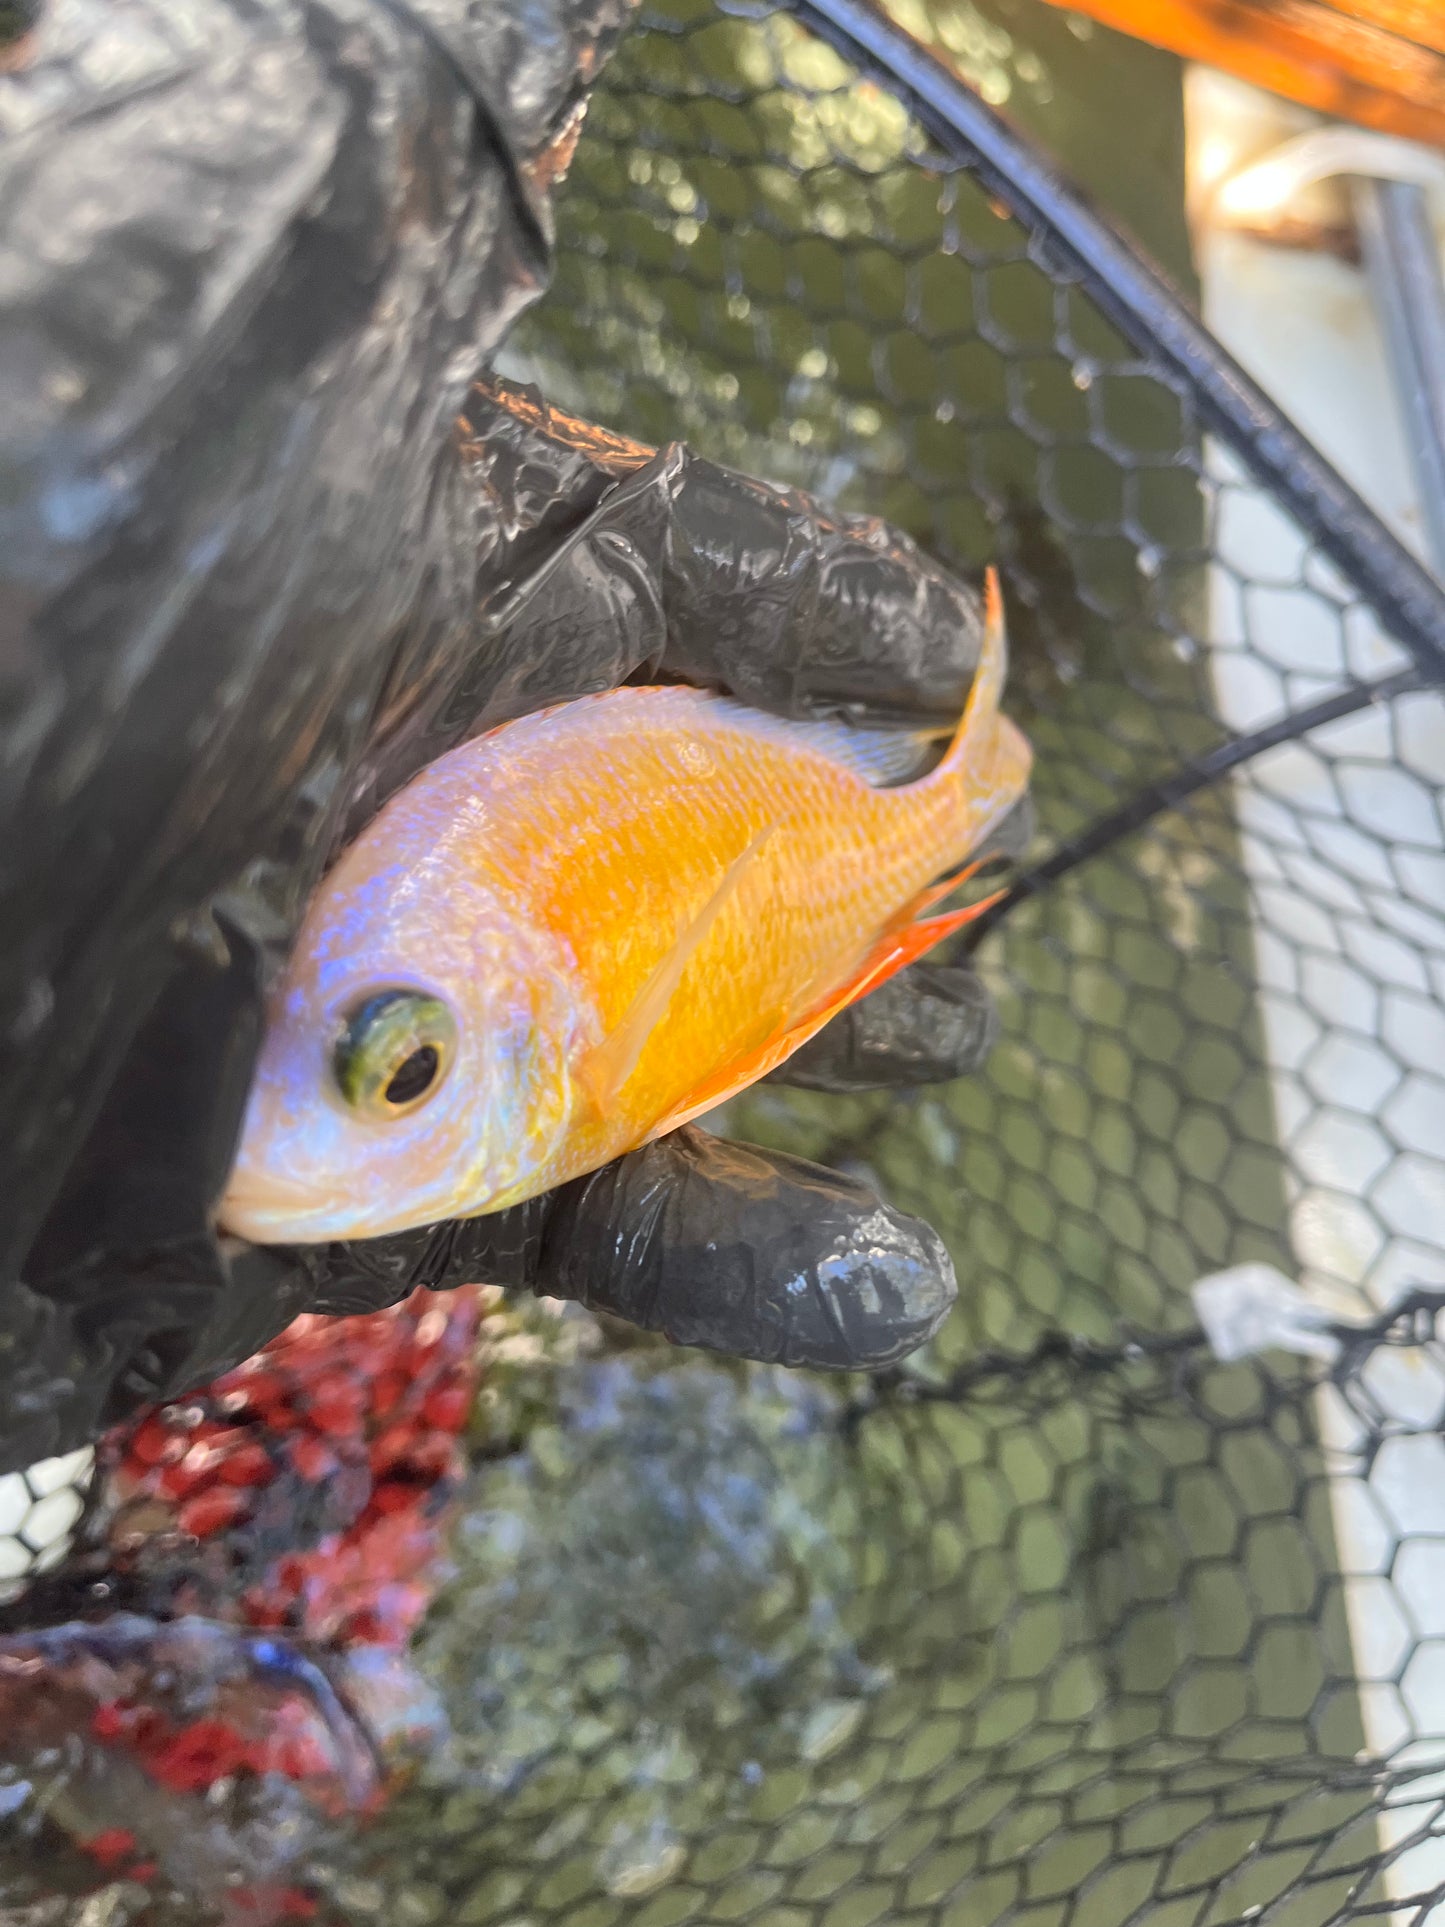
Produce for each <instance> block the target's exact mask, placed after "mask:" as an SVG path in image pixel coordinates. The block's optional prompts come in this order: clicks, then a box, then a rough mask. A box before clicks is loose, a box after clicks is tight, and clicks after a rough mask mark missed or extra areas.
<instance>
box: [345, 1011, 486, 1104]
mask: <svg viewBox="0 0 1445 1927" xmlns="http://www.w3.org/2000/svg"><path fill="white" fill-rule="evenodd" d="M456 1036H457V1027H456V1023H455V1021H454V1019H453V1017H452V1014H451V1012H450V1011H449V1010H448V1009H447V1007H446V1005H445V1004H444V1003H443V1002H442V1000H441V999H440V997H431V996H428V995H427V994H426V992H425V991H420V990H380V991H377V992H376V993H375V994H374V995H373V996H370V997H368V998H366V1000H365V1001H364V1002H363V1003H360V1004H358V1005H357V1006H356V1008H355V1010H353V1011H352V1013H351V1015H350V1016H349V1017H348V1018H347V1020H346V1022H345V1025H344V1026H343V1028H342V1032H341V1035H340V1036H339V1037H338V1038H337V1040H336V1047H335V1049H334V1051H333V1053H332V1060H331V1063H332V1071H333V1074H334V1076H335V1078H336V1088H337V1089H338V1090H339V1091H340V1093H341V1095H342V1097H343V1098H344V1099H345V1100H346V1103H347V1104H348V1105H349V1106H350V1107H351V1109H352V1110H354V1111H360V1112H362V1113H363V1114H364V1115H366V1116H368V1117H380V1118H389V1117H402V1116H405V1114H406V1113H407V1112H408V1111H414V1110H415V1109H416V1108H417V1107H418V1106H419V1105H420V1104H423V1103H424V1102H425V1101H426V1099H427V1098H428V1097H430V1096H431V1094H432V1092H433V1091H434V1090H435V1089H436V1088H437V1086H438V1085H439V1084H440V1083H441V1081H442V1079H443V1078H444V1077H445V1076H446V1073H447V1067H448V1065H449V1064H450V1062H451V1058H452V1053H453V1051H454V1050H455V1048H456Z"/></svg>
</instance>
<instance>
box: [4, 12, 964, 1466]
mask: <svg viewBox="0 0 1445 1927" xmlns="http://www.w3.org/2000/svg"><path fill="white" fill-rule="evenodd" d="M626 5H627V0H549V4H548V6H547V7H545V8H544V9H542V11H544V12H547V13H548V14H549V15H550V18H549V20H546V21H544V20H543V19H542V18H541V17H540V14H539V8H538V5H537V4H536V3H535V0H530V3H529V4H524V3H523V0H496V3H495V4H493V5H491V6H489V7H488V8H487V9H485V10H476V9H469V8H468V7H467V6H466V5H465V4H464V0H414V3H413V5H412V7H411V9H410V11H409V12H408V10H407V9H406V8H405V7H402V6H400V5H393V4H382V0H311V4H309V5H308V6H306V7H305V8H304V9H302V10H301V11H300V12H299V13H298V11H297V10H295V9H293V8H291V7H289V6H282V5H281V3H280V0H274V4H268V3H267V0H261V4H255V5H247V6H244V7H243V6H241V5H240V4H239V0H197V8H192V9H191V10H190V11H189V12H188V14H187V15H186V16H185V17H184V20H182V19H180V18H179V17H177V16H175V14H174V10H173V9H169V8H167V7H165V6H164V5H163V4H161V0H106V3H105V4H104V5H102V4H101V0H89V4H88V5H87V4H85V3H84V0H77V3H76V5H74V6H72V7H71V8H69V9H66V10H58V11H50V10H46V11H43V12H42V14H41V17H40V20H39V23H38V25H37V26H36V28H35V30H34V32H33V35H32V37H31V40H30V41H29V42H23V43H21V45H20V46H19V47H18V48H12V49H11V50H10V51H9V54H8V56H7V59H6V60H5V61H4V62H0V260H6V261H7V263H8V264H9V272H8V274H7V276H6V277H5V279H4V282H3V286H4V287H5V288H6V289H7V291H8V292H7V293H6V295H5V296H4V297H3V299H4V301H5V303H6V306H5V308H4V309H3V310H0V917H3V920H4V921H3V928H4V929H5V931H6V941H5V945H4V947H3V950H0V1107H3V1115H4V1117H5V1119H6V1121H7V1129H6V1131H5V1132H4V1133H3V1134H0V1465H12V1464H23V1463H26V1462H28V1461H30V1460H33V1459H35V1458H37V1457H40V1456H42V1455H44V1454H46V1453H51V1452H56V1451H59V1450H62V1449H66V1448H68V1447H69V1446H71V1445H73V1444H75V1443H78V1442H80V1441H81V1440H83V1439H85V1438H87V1437H89V1436H91V1435H93V1434H94V1432H95V1431H96V1430H97V1429H98V1428H99V1427H100V1426H101V1425H102V1424H104V1423H107V1422H109V1421H111V1420H114V1419H115V1418H117V1417H119V1416H121V1415H122V1414H123V1413H124V1412H126V1411H128V1410H129V1409H131V1408H133V1407H134V1406H135V1405H136V1404H138V1403H140V1402H144V1401H146V1400H150V1399H154V1398H157V1397H166V1396H172V1395H175V1394H176V1393H178V1392H181V1391H183V1390H185V1389H187V1388H189V1387H191V1386H194V1385H196V1384H198V1383H201V1382H203V1381H204V1380H206V1379H209V1378H210V1377H212V1376H214V1375H215V1374H216V1373H217V1372H218V1371H220V1370H221V1369H223V1368H224V1367H225V1366H227V1365H229V1364H231V1363H233V1362H235V1361H236V1360H238V1359H239V1358H241V1357H244V1356H246V1355H247V1354H248V1353H249V1352H251V1351H252V1350H254V1349H255V1348H256V1347H257V1346H258V1345H259V1344H260V1343H262V1342H263V1341H264V1340H265V1339H266V1338H267V1337H269V1336H271V1335H272V1334H274V1333H275V1332H276V1331H277V1330H278V1329H280V1327H281V1326H282V1325H284V1324H285V1323H286V1322H287V1321H288V1320H289V1319H290V1318H291V1317H292V1316H294V1315H295V1314H296V1313H297V1312H298V1311H301V1310H303V1309H308V1308H311V1309H316V1308H319V1309H328V1310H358V1309H363V1308H369V1307H374V1306H376V1305H379V1304H382V1303H385V1302H388V1301H389V1300H391V1299H392V1298H394V1297H396V1296H399V1295H400V1294H401V1293H402V1292H404V1291H407V1290H409V1289H410V1288H411V1286H412V1285H413V1284H416V1283H428V1284H444V1283H448V1282H458V1281H460V1280H461V1279H462V1278H463V1277H478V1276H481V1277H487V1278H489V1279H495V1280H497V1281H499V1282H503V1283H515V1284H526V1285H531V1286H533V1287H535V1288H536V1289H539V1290H545V1291H549V1292H555V1293H559V1294H561V1295H571V1296H578V1297H583V1298H585V1299H586V1300H587V1301H588V1302H590V1303H594V1304H597V1305H601V1306H606V1307H607V1308H608V1309H613V1310H617V1311H619V1312H621V1313H622V1314H623V1315H625V1316H631V1317H633V1318H635V1319H637V1320H638V1321H639V1322H642V1323H646V1324H653V1325H660V1326H661V1327H662V1329H664V1330H666V1331H668V1332H669V1333H670V1334H671V1335H673V1336H674V1337H677V1338H680V1339H684V1340H686V1341H688V1342H698V1343H709V1344H717V1345H720V1346H722V1347H723V1348H724V1349H730V1350H735V1351H740V1352H744V1353H748V1354H750V1355H766V1356H778V1357H784V1358H787V1359H789V1360H790V1361H791V1362H795V1363H817V1364H825V1365H835V1366H837V1365H875V1364H882V1363H886V1362H888V1361H889V1360H891V1359H892V1358H894V1357H897V1356H900V1355H901V1354H902V1352H903V1351H906V1350H907V1349H909V1348H910V1347H911V1345H912V1344H913V1343H916V1342H917V1341H918V1339H919V1338H920V1337H922V1336H924V1335H926V1333H927V1331H928V1330H930V1329H932V1328H933V1326H934V1325H936V1323H937V1322H938V1319H939V1318H940V1317H941V1316H942V1313H943V1311H944V1309H946V1305H947V1302H948V1299H949V1297H950V1295H951V1290H952V1277H951V1271H950V1269H949V1266H948V1260H947V1257H946V1254H945V1253H944V1252H943V1250H942V1247H941V1245H940V1244H939V1242H938V1240H937V1239H936V1238H935V1237H934V1236H933V1234H932V1233H931V1232H930V1231H928V1230H927V1228H926V1227H924V1226H921V1225H919V1224H917V1223H916V1222H915V1221H912V1220H909V1219H906V1218H903V1217H902V1216H901V1215H900V1214H897V1213H894V1212H891V1211H889V1210H888V1209H887V1208H886V1207H884V1206H882V1205H880V1204H879V1203H878V1201H877V1200H876V1199H874V1198H872V1197H871V1196H870V1195H869V1194H867V1193H866V1192H863V1191H861V1190H860V1188H859V1187H858V1186H856V1185H853V1184H851V1183H850V1182H847V1181H845V1180H842V1179H840V1178H837V1177H835V1176H832V1175H831V1174H828V1173H824V1172H821V1171H819V1170H817V1169H816V1168H815V1167H811V1166H803V1165H800V1164H798V1163H797V1161H795V1160H789V1159H777V1158H769V1157H765V1156H764V1155H763V1154H762V1153H756V1152H745V1151H742V1150H739V1149H737V1148H736V1147H728V1146H724V1145H721V1144H718V1143H716V1142H713V1141H711V1140H708V1139H707V1138H706V1137H705V1136H704V1135H703V1134H700V1133H697V1132H687V1133H678V1134H677V1135H676V1136H675V1137H674V1138H672V1139H669V1140H666V1141H664V1142H663V1143H660V1144H657V1145H653V1146H649V1147H647V1148H645V1149H644V1150H642V1151H639V1152H637V1153H634V1154H633V1155H632V1156H631V1157H629V1158H626V1159H623V1160H621V1161H620V1163H619V1164H618V1165H616V1166H613V1167H611V1168H610V1169H609V1170H608V1171H605V1172H601V1173H597V1174H595V1175H594V1176H592V1177H589V1178H586V1179H582V1180H578V1181H577V1182H576V1183H575V1184H572V1185H568V1186H566V1187H564V1188H563V1189H562V1190H561V1191H559V1192H558V1193H556V1194H554V1195H553V1196H552V1197H551V1198H548V1199H542V1200H537V1201H534V1203H532V1204H529V1205H526V1206H522V1207H519V1208H518V1210H517V1211H515V1212H511V1213H505V1214H501V1215H500V1216H498V1217H495V1218H491V1219H484V1220H473V1221H469V1222H466V1223H463V1224H460V1225H450V1226H442V1227H437V1228H435V1229H434V1230H432V1231H429V1232H420V1233H413V1234H405V1235H403V1236H401V1237H398V1238H393V1239H384V1240H378V1241H374V1242H373V1243H372V1244H369V1245H352V1246H330V1247H320V1248H307V1249H304V1250H301V1249H298V1250H294V1251H290V1252H284V1251H262V1250H255V1249H249V1248H245V1247H236V1248H228V1249H227V1250H225V1251H223V1250H221V1249H220V1248H219V1247H218V1245H217V1243H216V1241H215V1239H214V1237H213V1235H212V1233H211V1230H210V1212H211V1208H212V1205H213V1203H214V1200H215V1198H216V1197H217V1196H218V1194H219V1191H220V1189H221V1186H222V1184H223V1182H224V1179H225V1175H226V1171H227V1168H228V1166H229V1162H230V1158H231V1154H232V1150H233V1146H234V1142H235V1137H236V1133H237V1130H238V1127H239V1121H240V1112H241V1106H242V1104H243V1102H244V1096H245V1089H246V1084H247V1081H248V1077H249V1072H250V1065H251V1061H252V1058H253V1055H254V1051H255V1046H256V1042H257V1037H258V1034H259V1026H260V1018H261V1010H262V1004H263V999H264V992H265V987H266V984H267V982H268V980H269V978H270V977H271V975H272V974H273V973H274V971H275V969H276V968H277V966H278V964H279V961H280V959H281V957H282V956H284V951H285V946H286V943H287V940H288V937H289V935H290V932H291V931H292V929H293V928H294V927H295V923H296V920H297V917H298V916H299V913H300V910H301V907H302V906H303V904H304V902H305V899H306V896H307V894H308V893H309V891H310V889H311V887H312V885H313V884H314V882H315V879H316V878H317V876H318V875H319V874H320V871H321V869H322V867H323V865H324V863H325V862H326V861H327V860H328V858H329V856H330V855H331V854H333V853H334V851H335V850H336V849H337V848H338V847H340V845H341V844H342V843H343V842H344V841H345V840H346V839H347V838H348V837H349V836H350V835H352V834H353V833H354V832H355V830H356V829H357V828H358V827H359V825H360V824H361V823H363V822H364V821H365V820H366V819H367V817H368V816H369V815H370V814H371V813H372V812H373V811H374V809H375V808H376V807H377V806H378V805H379V804H380V803H381V802H382V801H383V800H384V799H385V798H386V796H388V795H389V794H391V793H392V792H393V791H394V790H395V789H396V788H397V787H398V786H399V785H400V784H401V783H402V782H404V781H406V780H407V778H409V777H410V776H411V775H412V774H414V772H415V771H416V770H417V769H418V768H420V767H421V766H422V765H423V764H424V763H426V762H428V761H430V760H431V759H432V758H433V757H435V756H436V755H438V754H440V753H441V752H442V751H443V750H445V749H447V748H450V747H451V746H452V745H453V744H455V743H456V742H458V741H460V740H463V739H464V738H465V737H467V736H469V735H472V734H475V733H476V732H477V731H479V730H481V729H485V728H488V727H490V726H492V725H493V724H495V723H497V722H500V721H502V720H504V719H506V718H507V717H510V716H513V715H516V714H519V713H521V712H523V711H524V710H527V709H529V708H533V707H536V706H538V705H539V704H542V703H545V702H551V701H556V700H559V699H561V698H564V697H567V696H573V695H578V694H582V693H585V692H587V691H590V690H594V689H601V688H606V687H609V686H611V685H613V684H615V683H616V682H618V681H621V680H624V679H626V678H627V677H629V676H632V677H642V678H647V677H654V676H656V675H658V674H664V675H667V674H670V675H676V676H681V677H686V678H689V679H693V680H698V681H703V682H708V683H716V684H718V685H721V686H724V687H727V688H730V689H732V690H734V691H735V692H736V693H737V694H739V695H740V696H742V697H744V698H745V699H746V700H748V701H751V702H754V703H757V704H760V705H763V706H766V707H769V708H773V709H777V710H780V711H782V712H783V713H788V714H806V713H815V712H817V711H820V710H833V711H838V712H840V713H845V714H849V715H854V716H858V717H868V718H876V719H898V720H904V719H908V720H916V719H924V718H926V719H930V720H938V721H940V722H951V721H952V720H953V719H954V718H955V717H956V715H957V713H958V711H959V709H960V707H961V705H962V701H963V698H964V695H965V692H966V689H967V685H968V681H969V677H970V675H971V672H972V667H973V663H974V660H975V656H976V648H977V639H978V624H979V600H978V597H977V595H976V594H975V593H974V592H973V591H972V590H970V589H968V588H966V587H964V586H963V585H961V584H959V583H957V582H954V581H952V580H951V579H950V578H949V577H947V576H946V575H945V574H944V573H943V572H942V571H941V570H939V569H937V568H936V567H934V566H932V565H931V564H929V563H927V562H926V561H925V560H924V559H923V558H922V557H920V556H919V555H918V553H917V551H916V550H914V549H913V548H912V546H911V545H910V544H909V543H908V542H907V541H906V540H905V539H904V538H902V537H900V536H897V535H895V534H893V533H891V532H890V531H888V530H887V529H885V528H883V527H882V526H881V525H880V524H877V523H875V522H872V521H868V520H864V519H861V518H844V517H834V516H830V515H828V514H827V513H826V512H825V511H823V510H822V509H820V508H819V507H818V506H817V505H816V504H814V503H812V502H810V501H809V500H808V499H807V498H805V497H803V496H801V495H798V494H796V493H788V492H780V491H777V490H774V489H770V488H767V487H765V486H764V485H762V484H759V483H755V482H750V481H747V480H745V479H744V478H741V477H738V476H735V475H731V474H729V473H727V472H726V471H724V470H721V469H718V468H716V467H714V466H713V465H711V464H709V463H707V462H704V461H701V460H699V459H697V458H695V457H693V456H691V455H689V454H688V453H687V452H686V451H685V450H683V449H680V448H677V447H671V448H666V449H663V450H661V451H658V452H656V453H654V452H653V451H651V450H648V449H644V448H641V447H639V446H637V445H635V444H632V443H630V442H627V441H626V440H624V439H621V438H618V437H615V436H609V435H606V434H604V433H602V432H601V431H597V430H591V429H587V428H585V427H584V426H583V425H581V424H577V423H573V422H570V421H568V420H566V419H565V418H562V417H559V416H557V415H555V414H553V413H552V412H551V411H550V410H548V409H546V408H545V406H543V405H542V404H541V403H540V402H539V401H538V400H537V398H536V397H534V396H531V395H529V394H526V393H518V392H516V391H511V390H507V389H506V388H504V387H502V386H501V385H499V384H495V383H490V384H488V383H484V384H480V385H477V386H475V387H473V388H472V389H471V390H470V393H468V392H467V391H466V379H467V377H468V376H469V375H470V374H471V373H472V372H473V371H474V370H475V369H476V368H477V367H478V366H480V365H482V364H483V363H484V362H485V360H486V358H487V356H488V355H489V354H490V353H491V352H492V351H493V350H494V349H495V347H496V346H497V344H498V342H499V341H500V339H501V338H502V336H503V334H504V332H505V329H506V327H507V326H508V325H509V323H510V322H511V320H512V319H514V318H515V316H516V314H517V313H518V312H519V311H520V310H521V308H522V307H524V306H525V305H526V304H527V302H529V301H530V300H532V299H534V298H535V297H536V295H537V294H538V293H539V292H540V291H541V289H542V287H543V286H544V285H545V281H546V276H547V272H548V268H549V261H550V242H551V224H550V206H549V201H548V193H549V189H550V185H551V183H552V181H553V179H554V178H555V176H556V173H557V171H558V168H559V166H560V165H561V164H562V163H563V162H564V161H565V158H566V155H567V154H568V152H570V144H571V142H572V141H573V140H574V139H575V135H576V121H577V113H578V108H579V103H580V101H581V99H582V97H583V93H584V90H585V86H586V84H587V83H588V82H589V81H590V79H591V78H592V76H593V74H594V73H595V71H596V68H597V65H598V64H599V62H600V60H601V58H602V57H603V56H604V54H605V52H606V51H607V48H608V46H609V45H610V43H611V41H612V39H613V38H614V37H615V35H616V33H617V32H618V31H619V30H620V27H621V25H622V20H623V15H624V12H625V10H626ZM198 9H199V10H198ZM483 15H484V16H485V17H483ZM302 19H304V22H305V26H304V33H303V29H302V27H301V26H300V25H299V24H298V22H299V21H301V20H302ZM101 97H103V98H104V99H105V101H106V106H107V110H106V112H105V113H104V114H98V113H95V112H93V111H92V110H93V108H94V106H95V104H96V102H97V100H98V99H99V98H101ZM82 219H83V221H84V223H85V232H84V237H83V242H82V240H81V239H80V238H79V232H78V228H77V225H76V224H77V223H78V222H79V221H81V220H82ZM66 236H75V237H76V239H75V245H73V246H67V245H62V242H63V240H64V238H65V237H66ZM463 404H464V405H465V406H464V412H460V411H462V409H463ZM459 413H460V420H459ZM991 1022H992V1020H991V1015H990V1012H989V1009H988V1005H987V1000H986V999H985V998H984V997H983V996H982V994H981V992H980V990H979V987H978V985H977V980H976V979H975V978H974V977H973V975H972V973H971V972H970V971H969V970H968V968H967V966H964V965H957V966H949V965H939V964H932V965H929V966H925V967H924V968H923V969H922V970H920V971H919V972H917V973H915V975H914V978H913V979H912V981H911V982H910V980H908V979H901V980H899V981H898V982H897V983H895V984H894V985H891V986H889V987H888V989H887V990H886V991H885V992H883V993H880V994H879V996H878V997H877V998H876V999H873V1000H870V1002H869V1004H868V1005H866V1006H864V1007H862V1009H860V1010H859V1011H858V1012H856V1013H850V1014H849V1016H848V1018H847V1020H846V1027H843V1026H839V1027H835V1028H834V1031H833V1033H832V1034H831V1035H830V1034H829V1033H824V1034H823V1036H822V1037H820V1038H819V1039H818V1040H816V1041H815V1043H814V1044H813V1045H812V1046H810V1047H809V1051H808V1053H806V1054H804V1053H800V1054H799V1058H798V1059H797V1060H795V1063H794V1066H793V1067H792V1068H793V1070H794V1072H795V1074H796V1075H798V1076H799V1077H800V1078H806V1079H807V1080H808V1081H809V1082H811V1083H813V1084H814V1085H816V1086H821V1087H823V1088H830V1089H837V1088H853V1087H857V1086H860V1085H863V1084H870V1083H889V1082H896V1081H900V1080H903V1081H909V1082H916V1081H920V1079H921V1077H922V1076H925V1075H929V1076H935V1075H942V1074H956V1073H957V1072H959V1071H962V1070H966V1069H969V1068H972V1067H973V1065H974V1064H975V1063H976V1062H977V1061H978V1060H979V1058H980V1057H981V1055H982V1054H983V1052H984V1051H985V1050H986V1049H987V1046H988V1043H989V1042H990V1041H991ZM880 1254H886V1255H880ZM799 1281H802V1288H801V1289H800V1285H799Z"/></svg>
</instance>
